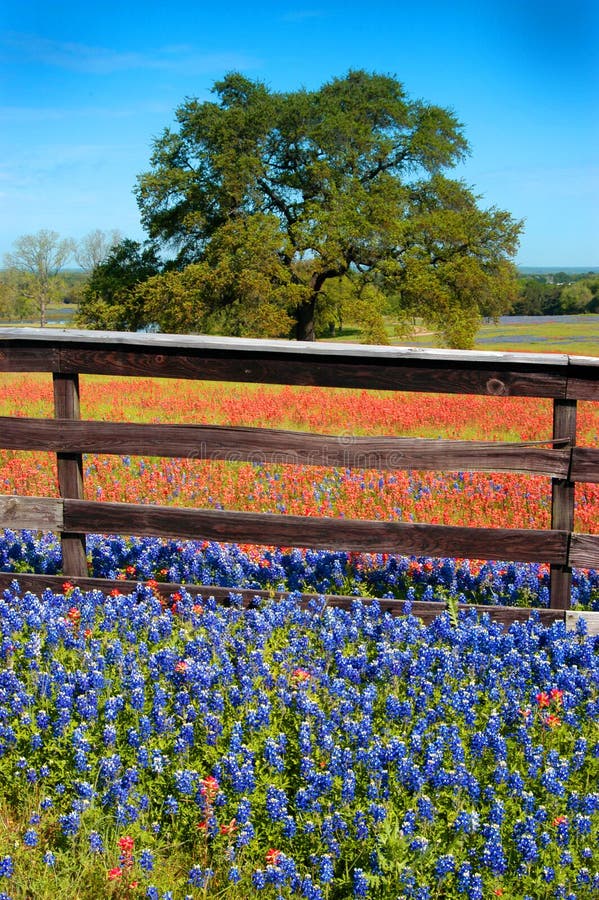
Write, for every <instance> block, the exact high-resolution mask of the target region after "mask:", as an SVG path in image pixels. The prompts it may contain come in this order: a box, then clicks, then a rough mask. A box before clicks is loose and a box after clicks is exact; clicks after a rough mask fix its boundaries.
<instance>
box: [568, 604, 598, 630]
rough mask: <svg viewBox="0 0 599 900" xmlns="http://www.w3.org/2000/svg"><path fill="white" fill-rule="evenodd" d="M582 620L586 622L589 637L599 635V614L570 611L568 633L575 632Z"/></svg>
mask: <svg viewBox="0 0 599 900" xmlns="http://www.w3.org/2000/svg"><path fill="white" fill-rule="evenodd" d="M580 619H582V620H583V621H584V623H585V626H586V633H587V634H588V635H597V634H599V612H579V611H578V610H575V611H572V612H571V611H568V612H567V613H566V628H567V629H568V631H574V630H575V629H576V627H577V625H578V622H579V620H580Z"/></svg>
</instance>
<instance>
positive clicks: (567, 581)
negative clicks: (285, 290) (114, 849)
mask: <svg viewBox="0 0 599 900" xmlns="http://www.w3.org/2000/svg"><path fill="white" fill-rule="evenodd" d="M0 372H49V373H52V377H53V384H54V403H55V416H54V418H53V419H37V418H25V417H19V416H14V417H13V416H3V417H0V446H1V447H2V448H4V449H8V450H43V451H49V452H52V453H54V454H56V461H57V478H58V483H59V488H60V498H58V499H53V498H37V497H36V498H33V497H15V496H3V497H0V515H1V517H2V522H3V524H4V527H8V528H13V529H19V528H31V529H35V530H48V531H54V532H57V533H59V534H60V535H61V542H62V550H63V572H64V575H63V576H62V579H64V577H65V576H68V577H69V578H77V579H80V580H81V582H82V583H84V582H86V581H89V580H90V579H89V578H87V575H88V572H87V559H86V553H85V535H86V534H89V533H122V534H137V535H155V536H159V537H179V538H183V537H189V538H196V539H197V538H199V539H205V540H217V541H223V542H243V543H259V544H274V545H278V546H300V547H313V548H315V549H340V550H348V551H350V550H354V551H364V552H371V553H396V554H402V555H410V556H411V555H414V556H417V555H428V556H456V557H465V558H480V559H501V560H509V561H530V562H543V563H548V564H550V566H551V607H552V609H551V610H550V611H547V613H550V614H551V615H552V616H555V617H559V616H560V615H562V616H563V615H564V613H563V612H561V613H560V610H562V611H563V610H565V609H567V608H568V607H569V605H570V590H571V567H572V566H580V567H584V568H592V567H596V566H597V565H599V535H585V534H576V533H574V531H573V520H574V486H575V483H576V482H578V481H588V482H595V483H597V482H599V450H598V449H596V448H590V447H578V446H576V411H577V401H578V400H599V378H598V376H599V359H598V358H595V357H576V356H567V355H562V354H518V353H494V352H486V353H480V352H472V351H449V350H443V351H435V350H423V349H420V348H407V347H403V348H402V347H365V346H362V345H349V344H326V343H317V344H311V343H310V344H308V343H300V342H288V341H259V340H249V339H247V340H240V339H233V338H214V337H203V336H198V337H191V336H182V335H138V334H129V333H126V334H124V333H118V332H88V331H74V330H64V331H62V330H61V331H58V330H54V329H53V330H38V329H29V328H24V329H0ZM80 374H100V375H118V376H123V377H125V378H127V379H135V378H137V377H163V378H185V379H202V380H222V381H237V382H254V383H266V384H269V383H276V384H291V385H319V386H325V387H343V388H359V389H376V390H384V391H394V392H398V393H400V392H402V391H420V392H434V393H441V394H442V393H460V394H480V395H484V396H489V397H502V396H520V397H539V398H547V399H552V400H553V407H554V417H553V433H552V435H550V436H548V437H547V439H545V440H538V441H532V442H530V441H529V442H512V443H507V442H492V441H462V440H460V441H452V440H430V439H418V438H400V437H353V436H347V435H344V436H343V437H338V436H333V435H322V434H312V433H302V432H294V431H285V430H274V429H267V428H239V427H235V428H233V427H225V426H211V425H203V424H198V425H174V424H151V425H148V424H134V423H128V422H105V421H84V420H81V418H80V409H79V375H80ZM398 402H400V400H398ZM84 453H100V454H119V455H121V454H122V455H130V456H136V455H137V456H161V457H176V458H188V459H220V460H229V461H252V462H257V463H275V464H288V465H315V466H332V467H347V468H376V469H397V470H400V469H403V470H438V471H443V470H444V471H472V472H520V473H524V474H528V475H540V476H546V477H548V478H550V479H551V483H552V517H551V528H550V529H546V530H540V529H508V528H466V527H458V526H441V525H432V524H426V523H417V524H413V523H405V522H382V521H363V520H347V519H333V518H326V517H321V518H319V517H305V516H291V515H278V514H271V513H250V512H237V511H223V510H206V509H176V508H172V507H162V506H157V505H149V504H129V503H105V502H98V501H88V500H85V499H84V489H83V465H82V455H83V454H84ZM12 577H13V576H12V575H9V573H4V574H3V575H2V576H1V577H0V583H3V584H4V583H6V581H7V578H12ZM24 577H25V576H19V578H20V579H22V578H24ZM36 577H41V576H27V578H28V579H29V581H30V580H31V578H33V579H34V582H32V583H37V582H35V578H36ZM44 578H45V580H46V582H47V583H52V581H53V580H52V579H51V577H49V576H44ZM95 581H97V580H95ZM103 583H104V584H106V583H107V582H105V581H104V582H103ZM119 584H123V583H122V582H119ZM202 590H203V591H204V592H205V591H206V590H207V589H206V587H203V588H202ZM220 590H224V589H220ZM227 592H228V591H227ZM259 593H260V592H252V594H259ZM388 602H389V603H394V602H395V604H396V608H397V609H399V608H401V604H399V605H398V602H397V601H388ZM428 605H429V606H430V604H428ZM424 606H427V605H426V604H425V605H423V610H424ZM436 608H437V609H438V604H437V605H436ZM485 610H487V611H491V610H494V614H495V615H496V616H497V617H499V618H501V616H503V619H504V620H505V621H507V620H509V619H510V616H511V617H512V618H513V617H521V615H522V612H523V611H522V610H518V611H512V612H500V611H499V610H497V609H495V608H488V607H485Z"/></svg>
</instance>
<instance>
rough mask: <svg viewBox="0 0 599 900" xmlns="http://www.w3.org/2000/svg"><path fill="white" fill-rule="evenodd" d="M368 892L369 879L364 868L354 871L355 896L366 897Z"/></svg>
mask: <svg viewBox="0 0 599 900" xmlns="http://www.w3.org/2000/svg"><path fill="white" fill-rule="evenodd" d="M367 893H368V879H367V877H366V875H365V873H364V870H363V869H354V871H353V896H354V897H366V895H367Z"/></svg>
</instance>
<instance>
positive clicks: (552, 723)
mask: <svg viewBox="0 0 599 900" xmlns="http://www.w3.org/2000/svg"><path fill="white" fill-rule="evenodd" d="M561 724H562V720H561V719H560V718H559V716H554V715H553V713H550V714H549V715H548V716H547V717H546V719H545V725H547V726H548V727H549V728H557V727H558V725H561Z"/></svg>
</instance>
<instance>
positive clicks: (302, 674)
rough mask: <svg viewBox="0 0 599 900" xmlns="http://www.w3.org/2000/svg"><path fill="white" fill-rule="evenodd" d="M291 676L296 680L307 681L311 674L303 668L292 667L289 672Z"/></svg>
mask: <svg viewBox="0 0 599 900" xmlns="http://www.w3.org/2000/svg"><path fill="white" fill-rule="evenodd" d="M291 675H292V678H295V679H296V680H297V681H309V680H310V679H311V678H312V676H311V675H310V673H309V672H307V671H306V670H305V669H294V670H293V672H292V673H291Z"/></svg>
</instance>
